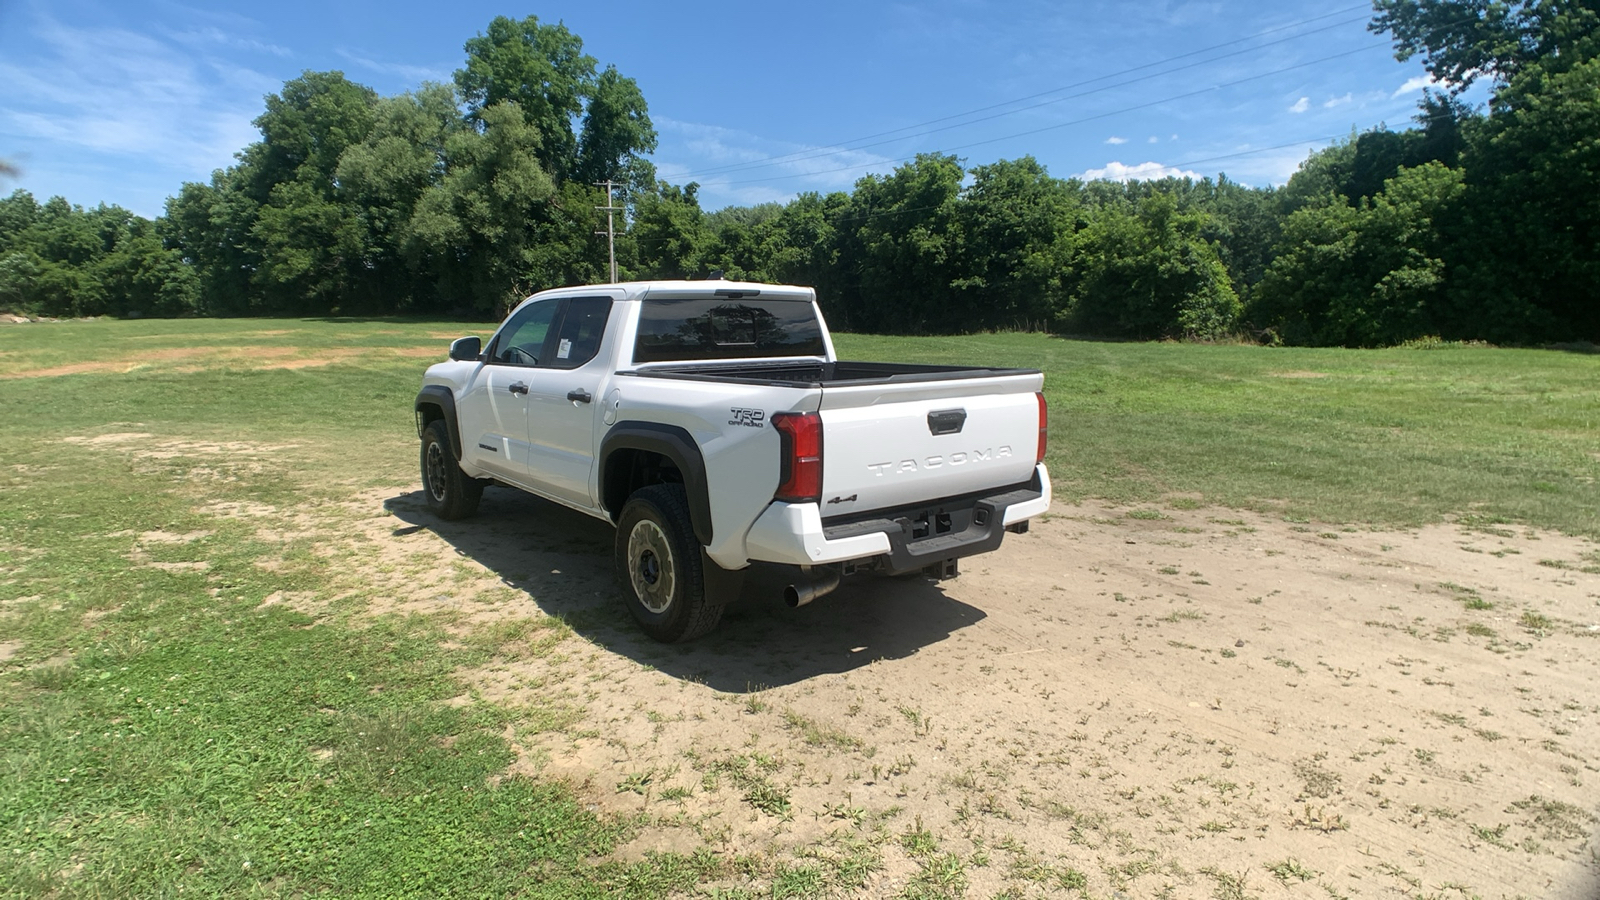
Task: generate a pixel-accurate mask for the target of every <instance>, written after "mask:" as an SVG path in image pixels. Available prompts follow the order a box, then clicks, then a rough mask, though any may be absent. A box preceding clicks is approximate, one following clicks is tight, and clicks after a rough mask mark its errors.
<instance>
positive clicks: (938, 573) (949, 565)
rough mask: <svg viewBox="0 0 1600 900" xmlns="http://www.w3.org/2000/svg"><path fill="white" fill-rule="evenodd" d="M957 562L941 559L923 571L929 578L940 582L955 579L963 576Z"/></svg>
mask: <svg viewBox="0 0 1600 900" xmlns="http://www.w3.org/2000/svg"><path fill="white" fill-rule="evenodd" d="M957 562H958V561H957V560H955V559H941V560H939V561H938V562H936V563H934V564H933V565H931V566H929V567H927V568H926V569H923V570H922V571H923V572H924V573H925V574H926V575H927V576H928V577H929V578H937V579H939V580H940V581H944V580H946V579H948V578H954V577H956V576H957V575H960V574H961V569H960V567H959V566H958V565H957Z"/></svg>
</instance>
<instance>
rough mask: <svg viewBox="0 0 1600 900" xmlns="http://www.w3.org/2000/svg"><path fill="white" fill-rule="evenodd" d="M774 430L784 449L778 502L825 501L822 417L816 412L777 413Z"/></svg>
mask: <svg viewBox="0 0 1600 900" xmlns="http://www.w3.org/2000/svg"><path fill="white" fill-rule="evenodd" d="M772 427H773V428H776V429H777V430H778V441H779V444H780V445H781V446H782V448H783V449H782V451H781V460H782V462H781V467H780V468H779V474H778V492H777V493H776V494H773V495H772V499H774V500H782V501H784V502H786V503H816V502H817V501H819V500H821V499H822V417H821V416H819V415H817V414H816V413H814V412H813V413H795V412H784V413H773V415H772Z"/></svg>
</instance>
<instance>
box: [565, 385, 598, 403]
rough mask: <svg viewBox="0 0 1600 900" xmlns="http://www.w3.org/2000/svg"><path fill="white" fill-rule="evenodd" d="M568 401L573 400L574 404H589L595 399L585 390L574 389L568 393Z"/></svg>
mask: <svg viewBox="0 0 1600 900" xmlns="http://www.w3.org/2000/svg"><path fill="white" fill-rule="evenodd" d="M567 399H568V400H571V401H572V402H573V403H588V402H589V401H591V400H593V399H594V397H593V396H592V395H590V393H589V392H588V391H586V390H584V389H583V388H573V389H572V390H570V391H567Z"/></svg>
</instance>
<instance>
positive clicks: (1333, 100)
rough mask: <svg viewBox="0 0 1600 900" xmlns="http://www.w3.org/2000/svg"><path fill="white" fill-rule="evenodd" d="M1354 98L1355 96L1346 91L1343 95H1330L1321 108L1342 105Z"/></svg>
mask: <svg viewBox="0 0 1600 900" xmlns="http://www.w3.org/2000/svg"><path fill="white" fill-rule="evenodd" d="M1354 99H1355V97H1353V96H1351V95H1350V94H1348V93H1347V94H1345V95H1344V96H1343V97H1330V98H1328V100H1327V101H1325V102H1324V103H1323V104H1322V108H1323V109H1333V108H1334V107H1336V106H1343V105H1345V104H1346V103H1349V102H1350V101H1352V100H1354Z"/></svg>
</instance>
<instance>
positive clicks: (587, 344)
mask: <svg viewBox="0 0 1600 900" xmlns="http://www.w3.org/2000/svg"><path fill="white" fill-rule="evenodd" d="M563 302H564V304H565V305H564V307H563V309H562V312H561V316H560V317H559V318H558V319H557V322H556V326H555V330H554V332H553V337H552V338H551V340H550V343H549V345H548V350H549V358H548V361H541V362H540V364H539V372H538V373H537V375H536V377H535V379H534V381H533V382H532V394H531V395H530V397H529V400H528V426H529V431H528V440H529V443H530V445H531V450H530V456H529V463H528V465H529V470H530V477H531V478H532V481H533V486H534V487H535V488H537V489H538V490H541V491H544V492H546V493H548V494H550V495H551V496H553V497H558V498H560V499H562V500H565V501H567V502H569V503H575V504H578V505H579V506H583V507H593V506H595V505H596V504H595V498H594V495H593V493H592V492H591V490H590V475H591V473H592V471H593V469H594V444H595V441H594V435H595V418H596V416H598V415H599V410H600V399H601V398H600V391H601V387H602V384H603V383H604V381H605V378H606V376H607V375H608V374H610V370H611V366H610V364H611V354H605V353H601V352H600V349H601V342H602V340H603V339H604V338H605V335H606V321H607V319H608V318H610V314H611V298H610V297H573V298H570V299H568V300H565V301H563Z"/></svg>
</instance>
